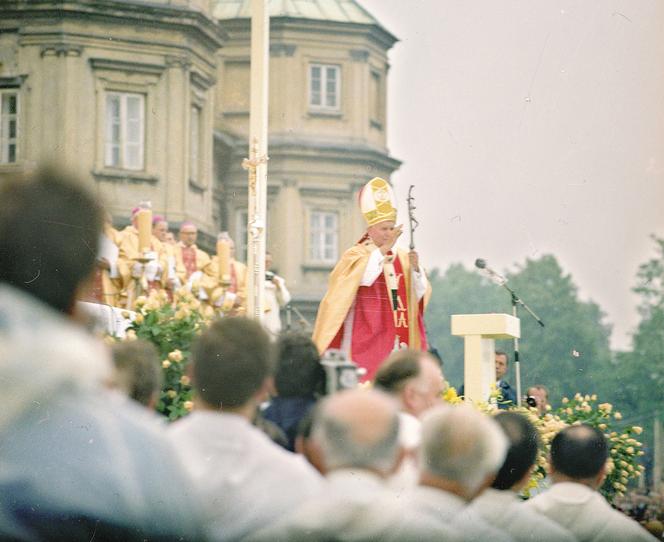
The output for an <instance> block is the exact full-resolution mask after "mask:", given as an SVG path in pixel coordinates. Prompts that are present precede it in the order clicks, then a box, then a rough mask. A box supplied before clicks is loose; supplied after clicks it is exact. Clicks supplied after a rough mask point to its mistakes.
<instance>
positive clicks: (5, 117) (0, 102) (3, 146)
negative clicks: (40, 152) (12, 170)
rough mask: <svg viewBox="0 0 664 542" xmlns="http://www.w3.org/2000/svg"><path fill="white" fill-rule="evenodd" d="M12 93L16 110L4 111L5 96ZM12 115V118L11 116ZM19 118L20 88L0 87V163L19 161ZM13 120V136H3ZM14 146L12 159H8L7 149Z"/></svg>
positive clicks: (4, 164)
mask: <svg viewBox="0 0 664 542" xmlns="http://www.w3.org/2000/svg"><path fill="white" fill-rule="evenodd" d="M9 95H13V96H14V97H15V99H16V112H15V113H5V111H4V104H5V96H9ZM12 117H13V118H12ZM20 119H21V91H20V88H13V87H12V88H0V165H2V166H11V165H14V164H17V163H18V162H19V159H20V157H19V143H20ZM12 120H13V121H14V137H13V138H12V137H9V136H8V135H7V136H5V130H9V125H10V123H11V122H12ZM12 145H13V146H14V157H13V158H14V159H13V160H9V149H10V147H11V146H12Z"/></svg>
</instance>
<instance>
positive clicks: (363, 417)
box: [313, 389, 399, 475]
mask: <svg viewBox="0 0 664 542" xmlns="http://www.w3.org/2000/svg"><path fill="white" fill-rule="evenodd" d="M398 434H399V416H398V411H397V403H396V401H394V400H393V399H392V398H391V397H389V396H388V395H386V394H384V393H382V392H379V391H373V390H357V389H356V390H347V391H342V392H339V393H337V394H335V395H332V396H330V397H328V398H326V399H325V400H324V401H323V402H322V404H321V405H320V409H319V410H318V413H317V416H316V419H315V420H314V428H313V438H314V440H315V441H316V442H318V444H319V445H320V447H321V451H322V453H323V457H324V462H325V469H326V470H327V471H328V472H329V471H332V470H337V469H341V468H359V469H368V470H372V471H375V472H378V473H380V474H382V475H387V474H389V473H390V472H392V471H393V470H394V468H395V467H396V464H397V461H398V458H399V443H398Z"/></svg>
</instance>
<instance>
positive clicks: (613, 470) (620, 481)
mask: <svg viewBox="0 0 664 542" xmlns="http://www.w3.org/2000/svg"><path fill="white" fill-rule="evenodd" d="M597 401H598V400H597V396H596V395H581V394H580V393H577V394H576V395H575V396H574V397H573V398H571V399H568V398H567V397H563V399H562V406H561V407H560V408H559V409H558V410H557V411H556V414H557V415H558V416H559V417H560V419H561V420H562V421H564V422H565V423H566V424H568V425H575V424H580V423H586V424H588V425H592V426H593V427H597V428H598V429H599V430H600V431H602V432H603V433H604V434H605V435H606V438H607V439H608V441H609V446H610V452H609V453H610V456H609V461H608V469H607V470H608V472H607V476H606V480H605V481H604V484H603V485H602V487H601V488H600V492H601V493H602V494H603V495H604V496H605V497H606V499H607V500H608V501H609V502H613V500H614V499H615V498H616V497H621V496H622V495H624V493H625V491H626V489H627V484H628V483H629V481H630V480H631V479H633V478H638V477H639V476H640V475H641V473H642V472H643V470H644V467H643V465H639V464H638V458H639V457H640V456H642V455H643V454H644V452H643V450H641V447H642V446H643V444H642V443H641V442H640V441H639V440H637V439H636V438H634V436H635V435H636V436H638V435H640V434H641V433H642V432H643V429H642V428H641V427H639V426H638V425H628V426H626V427H624V428H623V429H622V430H617V429H618V428H615V429H616V430H614V427H613V425H614V423H615V422H619V421H620V420H622V414H621V413H620V412H618V411H616V410H614V409H613V405H611V404H610V403H599V404H598V403H597Z"/></svg>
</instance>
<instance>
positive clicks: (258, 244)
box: [242, 0, 270, 321]
mask: <svg viewBox="0 0 664 542" xmlns="http://www.w3.org/2000/svg"><path fill="white" fill-rule="evenodd" d="M267 3H268V0H251V98H250V99H251V105H250V115H249V125H250V126H249V158H248V159H245V160H244V162H243V164H242V165H243V166H244V168H245V169H247V170H248V171H249V209H248V223H247V247H248V250H247V268H248V277H247V279H248V280H247V282H248V284H247V316H248V317H249V318H252V319H254V320H258V321H262V320H263V316H264V313H265V312H264V310H263V307H264V300H263V298H264V288H263V286H264V282H265V234H266V226H267V224H266V223H267V160H268V158H267V107H268V77H269V48H270V16H269V12H268V7H267Z"/></svg>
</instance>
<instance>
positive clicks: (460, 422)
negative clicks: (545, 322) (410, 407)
mask: <svg viewBox="0 0 664 542" xmlns="http://www.w3.org/2000/svg"><path fill="white" fill-rule="evenodd" d="M506 452H507V439H506V437H505V435H504V433H503V432H502V431H501V429H500V427H499V426H498V424H496V422H495V421H494V420H493V419H492V418H491V417H490V416H487V415H486V414H482V413H481V412H479V411H477V410H475V409H474V408H473V407H470V406H456V407H451V406H447V407H446V406H440V407H437V408H435V409H432V410H430V411H429V412H427V414H426V415H425V416H424V419H423V422H422V445H421V448H420V470H421V471H422V472H423V474H426V475H428V476H429V477H430V478H432V479H434V480H436V479H438V480H442V481H445V482H450V483H452V484H455V485H458V487H459V488H460V491H461V492H462V496H463V497H465V498H467V499H471V498H473V497H474V496H475V495H476V494H477V492H478V491H479V490H480V489H481V488H482V485H483V484H484V483H486V482H487V479H489V482H490V479H492V478H493V475H495V473H496V472H498V469H500V467H501V465H502V464H503V460H504V459H505V453H506Z"/></svg>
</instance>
